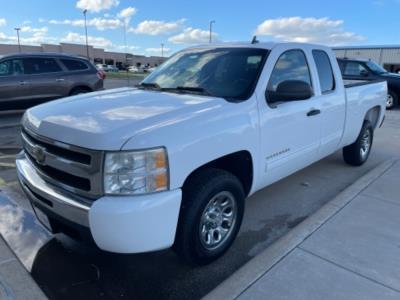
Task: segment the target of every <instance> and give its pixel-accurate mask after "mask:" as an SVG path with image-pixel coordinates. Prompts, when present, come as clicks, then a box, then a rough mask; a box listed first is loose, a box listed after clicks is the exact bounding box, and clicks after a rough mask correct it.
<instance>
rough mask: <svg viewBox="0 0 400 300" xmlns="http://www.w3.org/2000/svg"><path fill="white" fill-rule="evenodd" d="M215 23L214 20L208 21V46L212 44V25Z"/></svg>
mask: <svg viewBox="0 0 400 300" xmlns="http://www.w3.org/2000/svg"><path fill="white" fill-rule="evenodd" d="M214 23H215V21H214V20H212V21H210V44H211V42H212V25H213V24H214Z"/></svg>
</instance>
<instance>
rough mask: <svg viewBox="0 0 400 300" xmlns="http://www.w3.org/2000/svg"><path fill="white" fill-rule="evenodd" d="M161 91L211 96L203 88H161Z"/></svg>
mask: <svg viewBox="0 0 400 300" xmlns="http://www.w3.org/2000/svg"><path fill="white" fill-rule="evenodd" d="M162 90H163V91H178V92H193V93H198V94H201V95H205V96H211V94H210V93H209V92H208V91H207V90H206V89H204V88H202V87H199V86H177V87H175V88H163V89H162Z"/></svg>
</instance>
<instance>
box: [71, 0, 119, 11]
mask: <svg viewBox="0 0 400 300" xmlns="http://www.w3.org/2000/svg"><path fill="white" fill-rule="evenodd" d="M118 5H119V1H118V0H79V1H78V2H77V3H76V7H77V8H80V9H87V10H88V11H91V12H99V11H102V10H108V9H110V8H112V7H114V6H118Z"/></svg>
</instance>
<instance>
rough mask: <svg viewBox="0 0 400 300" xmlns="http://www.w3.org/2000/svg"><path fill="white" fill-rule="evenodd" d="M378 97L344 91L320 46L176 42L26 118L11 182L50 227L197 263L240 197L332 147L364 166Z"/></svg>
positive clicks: (356, 89) (229, 226) (230, 227)
mask: <svg viewBox="0 0 400 300" xmlns="http://www.w3.org/2000/svg"><path fill="white" fill-rule="evenodd" d="M386 95H387V85H386V82H383V81H382V82H361V83H359V84H356V85H349V86H344V85H343V81H342V77H341V74H340V70H339V67H338V64H337V61H336V58H335V56H334V54H333V52H332V50H331V49H330V48H328V47H323V46H318V45H309V44H297V43H282V44H274V43H256V44H253V43H251V44H250V43H248V44H247V43H240V44H221V45H206V46H199V47H195V48H189V49H187V50H184V51H181V52H179V53H177V54H176V55H174V56H173V57H172V58H170V59H169V60H168V61H167V62H165V63H164V64H163V65H162V66H160V67H159V68H157V70H155V71H154V72H153V73H151V74H150V75H149V76H148V77H146V79H144V80H143V81H142V83H141V84H140V85H139V86H138V87H137V88H123V89H116V90H108V91H103V92H100V93H96V95H82V96H79V101H70V100H69V99H68V98H67V99H63V100H58V101H55V102H51V103H47V104H44V105H40V106H37V107H35V108H32V109H30V110H28V111H27V112H26V113H25V115H24V117H23V121H22V140H23V148H24V150H23V152H21V153H20V154H19V156H18V158H17V160H16V165H17V170H18V175H19V180H20V182H21V185H22V187H23V189H24V191H25V192H26V194H27V195H28V197H29V199H30V201H31V203H32V205H33V207H34V208H35V210H36V212H37V216H38V218H39V219H40V220H41V222H42V223H43V224H45V226H47V227H48V228H50V230H53V231H54V232H65V233H67V234H70V235H72V236H75V237H78V238H81V239H83V240H85V239H89V240H94V242H95V244H96V245H97V246H98V247H99V248H101V249H103V250H106V251H110V252H117V253H138V252H147V251H155V250H160V249H165V248H168V247H171V246H173V249H175V251H176V252H177V253H178V254H179V255H181V256H182V257H184V258H186V259H187V260H189V261H191V262H195V263H197V264H206V263H209V262H211V261H213V260H215V259H216V258H218V257H219V256H221V255H222V254H223V253H224V252H225V251H227V249H228V248H229V247H230V245H231V244H232V242H233V241H234V239H235V237H236V235H237V233H238V231H239V228H240V225H241V223H242V218H243V213H244V207H245V198H247V197H248V196H250V195H252V194H253V193H255V192H256V191H258V190H260V189H262V188H264V187H266V186H268V185H270V184H272V183H274V182H276V181H278V180H280V179H282V178H284V177H285V176H288V175H290V174H292V173H294V172H296V171H298V170H300V169H302V168H304V167H306V166H308V165H310V164H312V163H314V162H316V161H318V160H320V159H322V158H324V157H326V156H328V155H330V154H332V153H334V152H335V151H337V150H338V149H343V156H344V160H345V162H347V163H348V164H350V165H353V166H359V165H362V164H363V163H365V162H366V161H367V159H368V156H369V153H370V150H371V147H372V141H373V135H374V130H375V129H376V128H377V127H379V126H380V125H381V124H382V122H383V119H384V115H385V104H386ZM66 116H67V117H66ZM344 172H345V170H344Z"/></svg>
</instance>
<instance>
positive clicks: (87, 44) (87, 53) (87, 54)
mask: <svg viewBox="0 0 400 300" xmlns="http://www.w3.org/2000/svg"><path fill="white" fill-rule="evenodd" d="M86 13H87V9H85V10H84V11H83V15H84V16H85V35H86V56H87V58H88V60H90V57H89V43H88V35H87V24H86Z"/></svg>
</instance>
